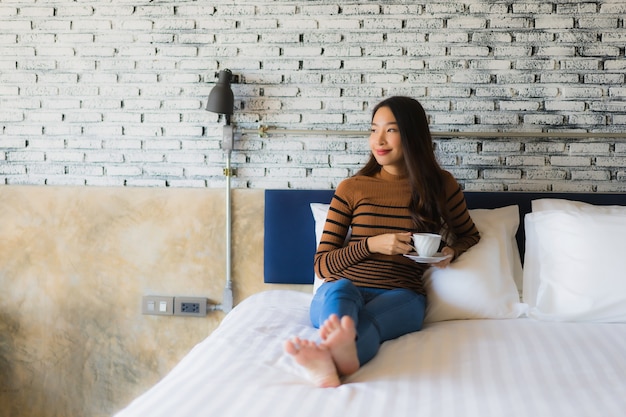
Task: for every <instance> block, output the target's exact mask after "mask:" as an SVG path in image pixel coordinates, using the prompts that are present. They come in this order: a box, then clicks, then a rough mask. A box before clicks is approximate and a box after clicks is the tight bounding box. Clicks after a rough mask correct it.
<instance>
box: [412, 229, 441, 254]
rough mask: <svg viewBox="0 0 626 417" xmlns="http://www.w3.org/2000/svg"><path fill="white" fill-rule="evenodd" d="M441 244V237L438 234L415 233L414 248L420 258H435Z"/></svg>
mask: <svg viewBox="0 0 626 417" xmlns="http://www.w3.org/2000/svg"><path fill="white" fill-rule="evenodd" d="M440 243H441V235H438V234H436V233H413V246H415V250H416V251H417V254H418V255H419V256H433V255H434V254H435V253H437V250H438V249H439V244H440Z"/></svg>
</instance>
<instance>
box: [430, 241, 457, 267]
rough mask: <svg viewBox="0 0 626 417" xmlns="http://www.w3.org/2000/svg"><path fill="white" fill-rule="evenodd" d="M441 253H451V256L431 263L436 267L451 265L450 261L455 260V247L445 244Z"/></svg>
mask: <svg viewBox="0 0 626 417" xmlns="http://www.w3.org/2000/svg"><path fill="white" fill-rule="evenodd" d="M441 253H442V254H443V255H450V256H448V257H446V258H445V259H442V260H441V261H439V262H437V263H435V264H431V265H432V266H434V267H435V268H445V267H446V266H448V265H450V262H452V261H453V260H454V249H452V248H451V247H449V246H444V248H443V249H441Z"/></svg>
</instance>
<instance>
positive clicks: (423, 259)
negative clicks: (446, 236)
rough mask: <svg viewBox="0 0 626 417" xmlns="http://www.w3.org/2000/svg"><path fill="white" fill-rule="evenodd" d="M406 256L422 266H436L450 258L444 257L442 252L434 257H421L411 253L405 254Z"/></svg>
mask: <svg viewBox="0 0 626 417" xmlns="http://www.w3.org/2000/svg"><path fill="white" fill-rule="evenodd" d="M404 256H406V257H407V258H409V259H412V260H414V261H415V262H419V263H422V264H434V263H437V262H439V261H443V260H444V259H446V258H449V257H450V255H444V254H443V253H441V252H437V253H435V254H434V255H433V256H419V255H418V254H417V252H411V253H407V254H405V255H404Z"/></svg>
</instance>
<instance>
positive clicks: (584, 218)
mask: <svg viewBox="0 0 626 417" xmlns="http://www.w3.org/2000/svg"><path fill="white" fill-rule="evenodd" d="M331 197H332V191H328V190H266V192H265V235H264V240H265V241H264V243H265V255H264V256H265V258H264V275H265V280H266V282H270V283H308V284H313V285H311V292H310V293H305V292H299V291H290V290H289V291H288V290H282V289H280V287H279V286H278V288H277V289H276V290H270V291H264V292H261V293H258V294H255V295H253V296H251V297H249V298H247V299H245V300H244V301H242V302H241V303H240V304H239V305H237V306H236V307H235V308H234V309H233V310H232V311H231V312H230V313H229V314H228V315H227V316H226V317H225V318H224V320H223V321H222V323H221V324H220V326H219V327H218V328H217V329H216V330H215V331H214V332H213V333H212V334H211V335H210V336H208V337H207V338H206V339H205V340H203V341H202V342H200V343H199V344H198V345H196V346H195V347H194V348H193V349H192V350H191V351H190V352H189V353H188V355H186V356H185V357H184V358H183V359H182V360H181V361H180V363H179V364H178V365H177V366H176V367H175V368H174V369H173V370H172V371H171V372H170V373H169V374H168V375H166V376H165V377H164V378H163V379H162V380H161V381H160V382H159V383H157V384H156V385H155V386H153V387H152V388H151V389H149V390H148V391H147V392H145V393H144V394H143V395H141V396H140V397H138V398H137V399H135V400H134V401H133V402H132V403H130V404H129V405H128V406H127V407H126V408H125V409H124V410H122V411H120V412H119V413H118V414H117V415H116V417H130V416H151V417H156V416H172V415H175V416H213V415H219V416H222V417H223V416H232V417H234V416H238V417H240V416H246V417H255V416H264V417H267V416H272V417H283V416H324V417H334V416H337V417H339V416H341V417H351V416H374V415H381V416H383V415H384V416H399V417H401V416H437V417H444V416H465V417H467V416H481V417H486V416H498V417H499V416H568V417H575V416H580V417H590V416H602V417H611V416H615V417H617V416H620V417H621V416H623V415H624V413H625V412H626V360H624V357H625V354H626V353H625V352H626V273H625V272H624V271H626V260H625V259H624V258H626V257H624V256H623V253H626V252H625V250H626V246H625V244H624V243H623V238H622V236H624V233H626V207H622V206H626V195H621V194H597V193H590V194H557V193H522V192H519V193H518V192H501V193H494V192H485V193H478V192H476V193H466V199H467V201H468V205H469V207H470V209H471V213H472V217H473V219H474V221H475V222H476V225H477V227H478V229H479V231H480V232H481V236H482V239H481V242H480V243H479V244H478V245H476V246H475V247H474V248H472V249H470V250H469V251H468V252H466V253H465V254H464V255H463V256H461V257H459V259H458V260H456V261H455V262H454V263H453V264H452V265H451V266H450V267H449V268H447V269H445V270H434V269H432V268H431V269H430V270H429V271H428V272H427V274H426V276H425V283H426V289H427V292H428V299H429V306H428V310H427V316H426V324H425V326H424V329H423V330H422V331H420V332H417V333H413V334H408V335H405V336H403V337H400V338H398V339H395V340H392V341H388V342H385V343H384V344H383V346H382V347H381V350H380V352H379V354H378V355H377V356H376V357H375V358H374V359H373V360H372V361H371V362H369V363H368V364H366V365H365V366H363V367H362V368H361V369H360V370H359V371H358V372H357V373H355V374H353V375H351V376H350V377H349V378H347V379H345V381H344V383H343V385H341V386H340V387H338V388H317V387H315V386H314V385H313V384H312V383H311V382H310V381H309V379H308V378H307V376H306V374H305V372H304V371H303V370H302V369H301V368H300V367H299V366H297V365H296V364H295V362H294V361H293V360H292V358H291V357H290V356H288V355H286V354H284V353H283V350H282V345H283V341H284V340H286V339H287V338H289V337H292V336H296V335H297V336H299V337H301V338H316V337H317V333H316V330H315V329H313V328H312V327H311V325H310V323H309V319H308V308H309V303H310V301H311V297H312V294H313V291H314V290H315V288H316V277H315V276H314V272H313V269H312V257H313V253H314V251H315V247H316V242H317V240H318V239H319V233H320V228H321V227H322V225H323V219H324V216H325V212H324V210H325V209H327V203H328V202H329V201H330V199H331ZM522 265H523V268H522Z"/></svg>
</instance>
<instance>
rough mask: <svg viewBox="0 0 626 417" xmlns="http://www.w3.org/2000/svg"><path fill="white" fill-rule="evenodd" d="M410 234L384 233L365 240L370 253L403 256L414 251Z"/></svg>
mask: <svg viewBox="0 0 626 417" xmlns="http://www.w3.org/2000/svg"><path fill="white" fill-rule="evenodd" d="M412 243H413V240H412V238H411V232H403V233H385V234H382V235H376V236H372V237H369V238H367V247H368V249H369V251H370V252H372V253H382V254H383V255H404V254H405V253H409V252H412V251H413V250H415V248H414V247H413V244H412Z"/></svg>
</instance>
